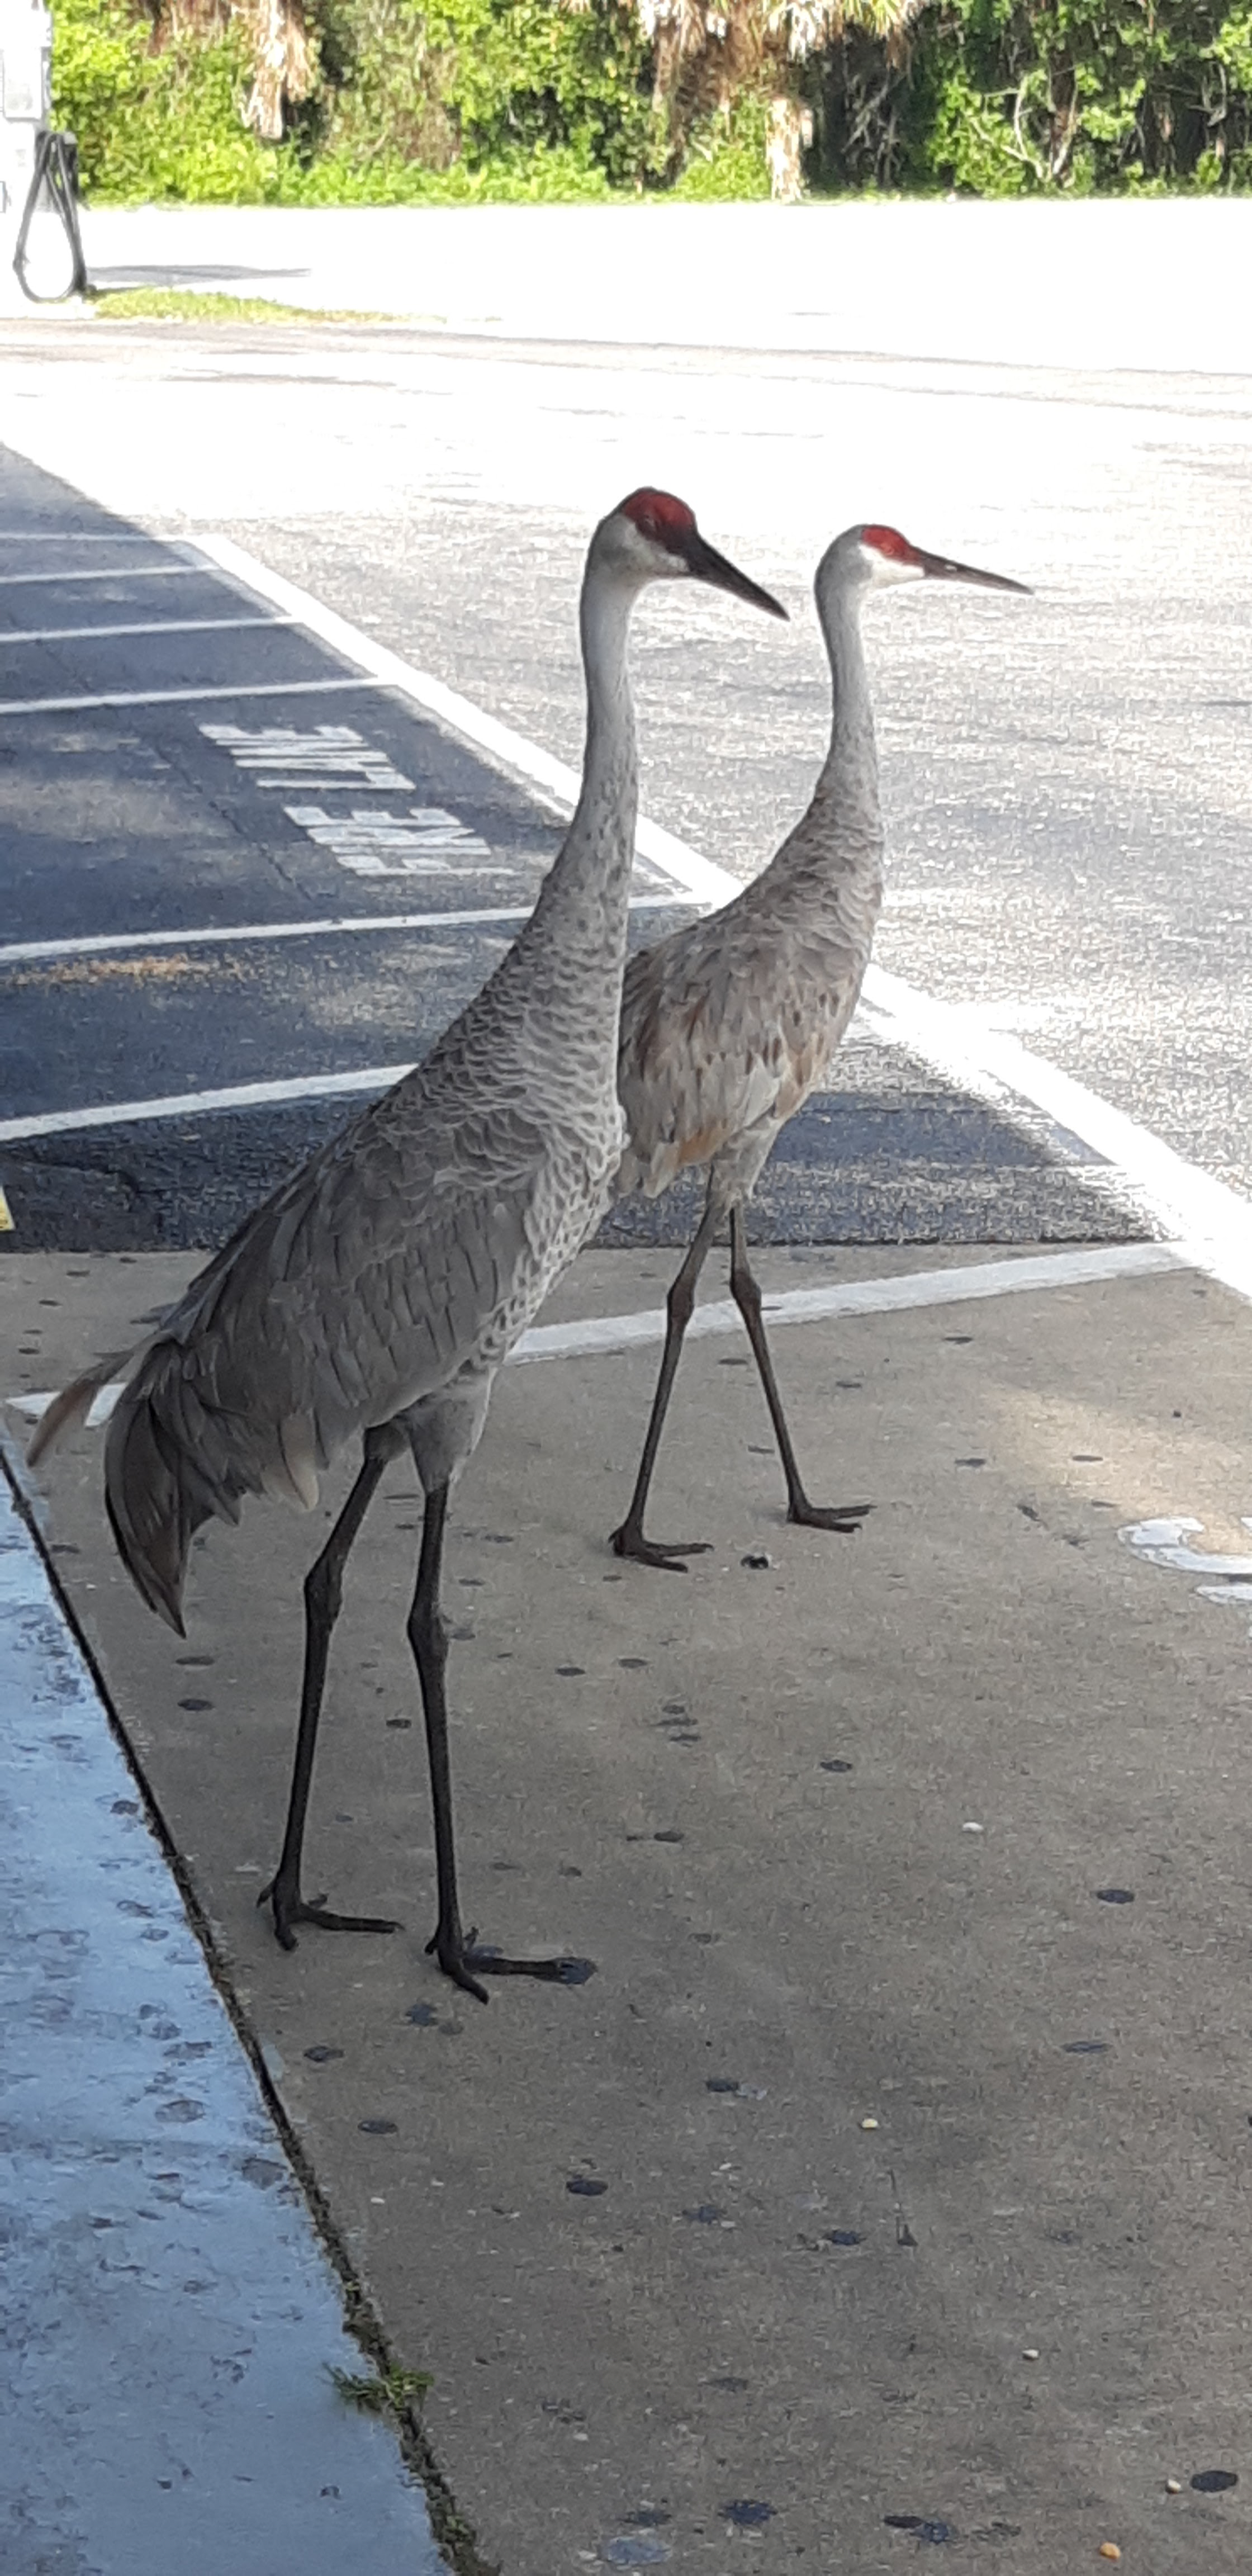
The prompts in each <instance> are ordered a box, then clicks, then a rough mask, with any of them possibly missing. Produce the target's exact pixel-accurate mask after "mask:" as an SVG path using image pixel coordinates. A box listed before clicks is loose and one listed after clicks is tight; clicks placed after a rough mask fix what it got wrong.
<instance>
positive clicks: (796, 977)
mask: <svg viewBox="0 0 1252 2576" xmlns="http://www.w3.org/2000/svg"><path fill="white" fill-rule="evenodd" d="M924 577H929V578H930V579H931V580H933V581H967V582H975V583H977V584H978V586H979V587H980V588H981V589H986V590H1016V591H1020V590H1023V589H1024V588H1025V585H1024V583H1022V582H1019V581H1007V580H1005V579H1004V578H1003V577H1002V576H1001V575H1000V574H998V573H991V572H975V571H973V570H971V568H970V567H969V566H968V565H967V564H958V563H950V562H949V561H948V560H947V558H946V557H945V556H943V555H932V554H926V553H925V552H924V551H923V549H922V548H921V547H920V546H914V545H910V543H909V541H908V539H907V537H902V536H901V535H900V533H899V531H898V530H897V529H895V528H883V527H855V528H846V529H845V530H844V533H843V535H842V536H841V537H836V538H835V541H834V543H833V545H831V546H829V547H828V548H827V550H826V553H825V554H824V555H823V557H822V560H821V562H820V564H819V565H818V567H817V575H816V579H815V582H814V591H815V596H816V600H817V614H818V618H819V621H820V624H821V629H822V635H823V637H824V640H825V644H826V650H827V652H828V654H829V656H830V672H831V686H832V694H833V702H834V703H833V715H832V721H831V735H830V749H829V751H828V753H827V755H826V761H825V766H824V767H823V769H822V772H821V776H820V777H819V779H818V782H817V785H816V787H815V789H814V791H813V800H812V803H811V804H810V806H809V809H808V812H807V813H806V814H805V815H804V817H803V819H802V820H801V821H800V822H799V823H797V825H796V827H795V830H794V831H793V832H791V833H789V834H788V837H787V839H786V840H785V841H784V842H783V844H782V847H781V849H780V850H779V851H778V853H777V855H776V857H775V858H774V859H773V860H771V862H770V865H769V866H768V867H767V868H766V869H764V870H763V872H762V874H761V875H760V876H759V877H756V878H755V879H754V880H753V882H752V884H751V885H749V886H747V887H746V888H745V890H744V892H743V893H742V894H741V895H738V896H736V898H735V900H734V902H733V903H730V904H727V905H726V907H725V908H724V910H722V911H720V912H715V913H713V914H711V915H710V916H709V917H708V918H707V919H706V920H703V921H697V922H695V923H694V924H693V925H692V926H691V928H690V929H687V930H678V931H675V932H674V933H673V935H672V937H671V938H669V939H663V940H661V941H659V942H658V944H657V946H656V947H655V948H648V949H644V950H643V951H642V952H641V953H640V954H639V955H638V956H636V957H633V958H632V959H631V961H630V964H629V965H628V967H627V969H626V980H625V986H624V990H623V995H622V1024H621V1040H620V1051H619V1059H618V1089H619V1093H620V1096H621V1102H622V1107H623V1108H624V1110H625V1112H626V1123H627V1127H628V1130H629V1136H630V1142H629V1144H628V1146H627V1149H626V1154H625V1157H624V1159H623V1162H622V1165H621V1168H620V1170H619V1172H618V1176H617V1181H616V1185H615V1187H616V1193H617V1195H619V1196H620V1195H622V1194H624V1193H625V1192H626V1191H628V1190H632V1189H637V1188H640V1187H642V1188H643V1189H644V1190H645V1191H646V1192H647V1194H648V1195H649V1197H656V1196H657V1195H658V1194H659V1193H660V1191H662V1190H665V1189H668V1188H669V1186H670V1183H671V1182H672V1181H674V1180H676V1179H677V1177H678V1174H679V1173H680V1172H682V1171H685V1170H686V1169H688V1167H689V1166H691V1165H699V1164H707V1165H708V1174H709V1177H708V1188H707V1192H706V1195H705V1204H704V1214H703V1216H702V1217H701V1220H700V1224H699V1227H698V1229H697V1232H696V1234H695V1236H694V1238H693V1240H692V1244H691V1249H690V1251H689V1252H688V1254H687V1257H686V1260H685V1261H684V1262H683V1265H682V1268H681V1270H680V1271H679V1272H678V1274H677V1277H676V1278H675V1280H674V1282H673V1285H672V1287H671V1289H670V1292H669V1299H668V1317H667V1330H666V1335H665V1350H664V1354H663V1356H662V1360H661V1369H660V1375H659V1377H658V1379H657V1384H656V1393H655V1395H654V1397H653V1402H652V1413H651V1417H650V1420H649V1423H648V1430H647V1437H646V1439H645V1441H644V1446H643V1455H642V1457H641V1459H640V1462H639V1473H638V1476H637V1478H636V1481H635V1490H634V1493H633V1494H632V1496H631V1501H630V1509H629V1511H628V1512H627V1514H626V1518H625V1520H624V1521H623V1522H622V1524H621V1527H620V1529H616V1530H615V1531H614V1532H613V1539H612V1544H613V1546H614V1547H615V1549H616V1550H617V1553H618V1555H619V1556H631V1557H637V1558H638V1559H639V1560H640V1561H641V1563H643V1564H645V1565H656V1566H663V1567H665V1568H666V1569H667V1570H669V1571H671V1572H675V1573H684V1572H685V1571H686V1568H685V1566H684V1565H683V1558H684V1557H685V1556H696V1555H702V1554H704V1553H706V1545H705V1542H703V1541H700V1540H694V1539H692V1540H683V1541H675V1542H672V1543H670V1544H668V1545H658V1544H657V1543H656V1542H654V1541H653V1540H651V1539H648V1538H645V1536H644V1529H643V1516H644V1511H645V1509H646V1506H647V1499H648V1488H649V1485H650V1484H651V1481H652V1471H653V1468H654V1465H655V1463H656V1454H657V1449H658V1447H659V1445H660V1438H661V1429H662V1425H663V1424H664V1421H665V1414H666V1409H667V1407H668V1404H669V1399H670V1393H671V1390H672V1387H673V1383H674V1377H675V1373H676V1371H677V1368H678V1361H679V1356H680V1353H681V1350H682V1342H683V1335H684V1333H685V1331H686V1329H687V1325H688V1323H689V1321H690V1318H691V1312H692V1308H693V1306H694V1304H695V1291H696V1282H697V1280H698V1278H699V1276H700V1272H701V1269H702V1268H703V1265H704V1261H705V1257H706V1255H707V1253H708V1250H709V1247H710V1245H711V1243H712V1241H713V1238H714V1236H715V1234H716V1233H717V1230H718V1228H719V1227H720V1226H721V1225H722V1224H724V1223H725V1221H726V1219H727V1218H729V1221H730V1289H731V1295H732V1296H733V1297H734V1299H735V1303H736V1304H737V1306H738V1308H739V1311H740V1313H741V1315H742V1316H743V1320H744V1323H745V1325H746V1326H747V1331H748V1338H749V1340H750V1342H751V1344H752V1350H753V1354H754V1356H755V1359H756V1364H757V1368H758V1370H759V1371H760V1377H761V1384H762V1386H763V1388H764V1390H765V1400H766V1403H767V1405H768V1406H769V1411H770V1418H771V1420H772V1422H773V1426H774V1436H775V1438H776V1440H777V1442H778V1448H779V1453H780V1456H781V1458H782V1465H783V1473H784V1475H785V1477H786V1482H787V1517H788V1519H789V1520H792V1521H801V1522H803V1523H805V1524H806V1526H808V1527H809V1528H813V1529H829V1530H839V1531H841V1532H843V1534H844V1535H845V1536H850V1535H852V1534H853V1533H855V1531H856V1530H857V1528H858V1527H859V1525H860V1523H861V1521H862V1520H863V1518H864V1516H865V1514H866V1512H867V1511H868V1510H869V1509H870V1506H869V1504H868V1503H848V1504H845V1505H843V1506H823V1505H820V1504H816V1503H811V1502H810V1501H809V1499H808V1496H807V1494H806V1493H805V1490H804V1486H803V1484H802V1482H801V1479H800V1471H799V1468H798V1467H797V1465H796V1458H795V1451H794V1449H793V1447H792V1443H791V1435H790V1432H789V1431H788V1428H787V1421H786V1416H785V1414H784V1412H783V1407H782V1400H781V1397H780V1396H779V1392H778V1386H777V1381H776V1379H775V1376H774V1370H773V1363H772V1361H771V1359H770V1353H769V1345H768V1343H767V1341H766V1338H765V1327H764V1323H763V1321H762V1316H761V1292H760V1289H759V1287H758V1285H757V1282H756V1279H755V1278H754V1276H753V1273H752V1271H751V1269H750V1267H749V1263H748V1255H747V1241H746V1235H745V1230H744V1218H743V1211H744V1207H745V1204H746V1202H747V1201H748V1199H750V1198H751V1195H752V1192H753V1190H754V1189H755V1187H756V1183H757V1181H758V1179H759V1177H760V1173H761V1170H762V1167H763V1165H764V1163H765V1160H766V1157H767V1156H768V1154H769V1151H770V1147H771V1146H772V1144H773V1142H774V1139H775V1137H776V1136H777V1134H778V1132H779V1129H780V1128H781V1127H784V1126H785V1125H786V1122H787V1120H788V1119H789V1118H790V1117H792V1116H793V1115H794V1113H795V1111H796V1110H797V1109H799V1108H800V1106H801V1104H802V1103H803V1102H804V1101H805V1100H807V1098H808V1096H809V1093H810V1092H811V1091H813V1090H814V1089H816V1088H817V1086H818V1085H819V1084H820V1083H822V1082H823V1081H824V1079H825V1076H826V1072H827V1068H828V1066H829V1064H830V1060H831V1057H832V1056H833V1055H834V1053H835V1050H836V1048H837V1047H838V1045H839V1043H840V1041H841V1039H842V1037H843V1035H844V1032H845V1030H846V1028H847V1026H848V1022H849V1021H850V1019H851V1017H852V1014H853V1011H854V1010H855V1008H856V1002H857V996H858V994H859V992H860V989H861V983H862V979H863V977H864V974H865V969H866V966H867V965H868V963H869V953H870V947H871V944H872V941H873V937H874V927H875V924H876V922H877V919H878V912H879V907H880V905H881V902H882V849H883V830H882V813H881V808H880V805H879V800H878V764H877V758H876V754H875V749H874V720H873V711H872V707H871V703H870V693H869V682H868V679H867V677H866V671H865V657H864V653H863V650H862V645H861V626H860V617H861V606H862V602H863V600H864V599H865V597H866V595H867V593H869V592H870V591H873V590H878V589H882V588H884V587H885V586H886V585H887V584H889V583H895V582H904V581H915V580H921V579H922V578H924Z"/></svg>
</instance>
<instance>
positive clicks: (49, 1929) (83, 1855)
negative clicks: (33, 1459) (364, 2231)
mask: <svg viewBox="0 0 1252 2576" xmlns="http://www.w3.org/2000/svg"><path fill="white" fill-rule="evenodd" d="M0 1669H2V1671H3V1689H2V1690H0V1738H2V1739H3V1768H4V1778H5V1792H4V1798H3V1801H2V1802H0V1838H2V1840H3V1867H2V1868H0V1912H2V1913H3V1930H2V1934H0V1946H2V1949H3V1960H4V1965H3V1968H2V1969H0V1991H2V1993H3V2019H4V2108H3V2141H2V2148H0V2238H2V2239H3V2242H4V2247H5V2259H4V2274H5V2302H4V2307H5V2322H4V2329H3V2334H2V2335H0V2412H2V2413H3V2418H4V2444H3V2457H2V2460H0V2528H2V2529H3V2533H4V2538H3V2542H2V2544H0V2558H2V2559H3V2564H4V2568H5V2571H6V2576H71V2571H72V2576H80V2571H81V2576H87V2571H89V2570H90V2571H91V2576H169V2571H170V2569H171V2568H172V2567H175V2566H177V2567H179V2568H182V2569H184V2570H186V2572H187V2576H222V2570H223V2569H224V2568H231V2569H233V2570H236V2571H238V2576H287V2570H288V2569H289V2568H291V2567H292V2566H293V2565H294V2564H298V2565H299V2566H300V2567H301V2568H302V2569H304V2570H306V2571H307V2576H437V2571H438V2570H439V2569H440V2568H441V2567H442V2566H443V2565H444V2564H445V2562H444V2561H443V2560H442V2559H441V2558H440V2557H439V2555H438V2553H437V2551H436V2549H435V2547H434V2543H433V2541H432V2539H431V2536H430V2526H429V2522H428V2519H427V2514H426V2508H425V2503H424V2500H423V2497H422V2493H421V2489H420V2487H419V2486H418V2485H417V2484H416V2483H415V2482H414V2480H413V2479H412V2478H410V2477H409V2476H408V2475H407V2474H406V2472H405V2469H404V2467H403V2465H402V2462H401V2459H400V2456H399V2453H398V2450H397V2446H396V2442H395V2439H394V2436H393V2434H392V2432H391V2431H390V2430H389V2429H387V2428H386V2427H385V2426H383V2425H382V2424H380V2423H377V2422H375V2421H373V2420H372V2419H371V2418H369V2417H368V2416H365V2415H363V2414H361V2413H359V2412H355V2411H353V2409H352V2408H351V2407H349V2406H348V2405H346V2404H345V2403H344V2401H343V2399H342V2398H341V2397H340V2396H339V2395H338V2394H337V2393H336V2389H335V2386H334V2382H333V2379H332V2376H331V2374H332V2372H334V2371H336V2370H338V2371H340V2372H341V2373H343V2374H345V2375H347V2376H348V2377H357V2378H360V2377H362V2376H365V2377H372V2376H373V2375H374V2374H373V2373H372V2372H371V2370H370V2367H369V2364H368V2362H367V2361H366V2359H365V2356H364V2355H363V2353H362V2350H361V2347H360V2345H359V2343H357V2342H356V2341H354V2340H353V2339H352V2337H351V2336H350V2335H349V2334H348V2333H347V2332H346V2330H345V2326H344V2321H343V2285H342V2282H341V2281H340V2280H339V2279H337V2278H336V2277H335V2274H334V2272H333V2271H332V2268H331V2264H330V2262H329V2260H328V2257H327V2254H326V2252H325V2250H324V2248H323V2246H322V2245H321V2244H320V2243H319V2242H318V2239H317V2236H316V2235H315V2233H314V2230H313V2226H312V2224H311V2221H310V2215H309V2211H308V2209H307V2207H306V2205H305V2201H304V2197H303V2194H302V2192H301V2190H300V2187H299V2184H298V2183H297V2181H296V2179H295V2177H294V2175H293V2173H292V2169H291V2165H290V2162H289V2160H288V2157H287V2153H286V2150H285V2148H284V2145H283V2142H282V2139H281V2137H280V2135H279V2133H278V2131H277V2129H276V2127H275V2124H274V2120H273V2118H272V2117H271V2115H270V2112H269V2110H268V2109H267V2106H266V2103H265V2102H264V2100H263V2099H262V2096H261V2093H260V2091H259V2089H258V2086H257V2083H256V2080H255V2077H254V2075H253V2073H252V2070H251V2068H250V2067H249V2065H248V2063H247V2060H246V2058H245V2057H244V2054H243V2052H242V2050H241V2048H240V2045H239V2040H238V2037H237V2035H236V2033H235V2031H234V2029H233V2028H232V2026H231V2023H230V2020H229V2018H228V2015H227V2013H226V2011H225V2009H224V2006H223V2004H222V2001H221V1998H220V1996H219V1995H218V1993H217V1991H216V1989H215V1987H214V1985H213V1982H212V1980H211V1977H210V1975H209V1971H208V1967H207V1964H206V1961H205V1957H204V1953H203V1951H202V1950H201V1948H200V1944H199V1942H198V1941H197V1939H196V1937H195V1934H194V1932H193V1931H192V1929H191V1927H190V1926H189V1924H188V1921H187V1916H186V1914H185V1912H184V1909H183V1905H182V1902H181V1899H180V1897H179V1894H178V1890H177V1888H176V1886H175V1884H174V1881H173V1879H172V1878H171V1875H170V1871H169V1868H168V1866H167V1863H166V1860H165V1858H164V1855H163V1853H162V1852H161V1849H160V1847H159V1845H158V1843H157V1842H156V1840H155V1838H154V1835H153V1833H152V1831H151V1829H150V1827H149V1825H148V1823H147V1821H146V1818H145V1815H144V1809H143V1802H142V1799H141V1797H140V1795H139V1792H138V1789H137V1786H136V1782H135V1780H134V1778H133V1776H132V1774H131V1772H130V1770H129V1769H128V1767H127V1764H126V1762H125V1760H124V1759H123V1756H122V1753H121V1751H120V1749H119V1747H118V1745H117V1744H116V1743H115V1741H114V1739H113V1736H112V1734H111V1732H110V1727H109V1720H108V1716H107V1713H106V1710H105V1707H104V1705H103V1703H102V1701H101V1698H100V1695H99V1692H98V1691H97V1689H96V1686H95V1683H94V1681H93V1679H92V1676H91V1673H90V1671H89V1669H88V1667H87V1665H86V1663H85V1661H84V1659H83V1656H82V1653H81V1650H80V1648H79V1646H78V1644H77V1641H76V1640H75V1638H74V1636H73V1633H72V1631H71V1630H70V1628H69V1627H68V1625H67V1622H66V1619H65V1615H64V1612H63V1610H62V1608H61V1606H60V1604H59V1602H58V1600H57V1597H56V1595H55V1593H54V1591H53V1588H52V1585H51V1583H50V1581H49V1577H48V1573H47V1570H46V1567H45V1564H44V1561H43V1558H42V1556H41V1554H40V1551H39V1549H38V1547H37V1545H36V1543H35V1540H34V1537H33V1535H32V1532H31V1531H30V1529H29V1528H28V1526H27V1525H26V1522H25V1520H24V1519H23V1517H22V1514H21V1512H20V1510H19V1509H18V1507H17V1504H16V1501H15V1497H14V1493H13V1490H12V1488H11V1486H10V1484H9V1483H8V1481H7V1480H6V1479H5V1476H4V1473H3V1469H2V1467H0Z"/></svg>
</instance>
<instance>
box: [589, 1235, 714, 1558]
mask: <svg viewBox="0 0 1252 2576" xmlns="http://www.w3.org/2000/svg"><path fill="white" fill-rule="evenodd" d="M718 1214H719V1211H718V1209H717V1208H716V1207H715V1206H714V1203H713V1196H712V1192H711V1191H710V1193H709V1196H708V1197H707V1199H706V1200H705V1203H704V1214H703V1216H702V1217H701V1219H700V1223H699V1226H698V1227H697V1229H696V1232H695V1234H694V1236H693V1237H692V1242H691V1249H690V1251H689V1252H688V1254H687V1258H686V1260H685V1261H684V1263H683V1266H682V1268H681V1270H680V1271H679V1273H678V1275H677V1277H676V1279H675V1280H674V1283H673V1285H672V1287H671V1289H670V1292H669V1295H668V1297H667V1298H666V1301H665V1306H666V1325H665V1349H664V1351H663V1353H662V1355H661V1373H660V1376H659V1377H658V1379H657V1382H656V1393H655V1395H654V1396H653V1398H652V1412H651V1415H650V1417H649V1420H648V1433H647V1438H646V1439H645V1441H644V1444H643V1456H642V1458H641V1459H640V1461H639V1473H638V1475H637V1476H636V1478H635V1490H634V1492H633V1494H632V1495H631V1498H630V1509H629V1511H628V1512H627V1514H626V1518H625V1520H624V1521H623V1522H622V1525H621V1528H620V1529H615V1530H614V1531H613V1532H612V1535H611V1537H610V1540H609V1545H610V1546H611V1547H612V1548H613V1549H614V1550H615V1552H616V1554H617V1555H618V1556H633V1557H634V1558H635V1559H636V1560H637V1562H638V1563H639V1564H640V1565H658V1566H661V1567H662V1568H663V1569H664V1571H665V1572H666V1573H667V1574H685V1573H686V1571H687V1568H686V1566H685V1565H684V1564H683V1558H684V1557H685V1556H707V1555H708V1552H709V1541H708V1540H707V1539H695V1538H688V1539H675V1540H674V1541H672V1543H670V1544H669V1545H666V1546H662V1545H661V1544H660V1542H659V1541H657V1540H654V1539H648V1538H645V1537H644V1534H643V1516H644V1512H645V1511H646V1509H647V1503H648V1488H649V1486H650V1484H651V1482H652V1471H653V1469H654V1467H655V1465H656V1453H657V1451H658V1449H659V1448H660V1445H661V1433H662V1430H663V1429H664V1426H665V1416H666V1413H667V1412H668V1410H669V1400H670V1396H671V1394H672V1392H673V1386H674V1379H675V1377H676V1376H677V1374H678V1362H679V1360H680V1358H681V1356H682V1346H683V1335H684V1333H685V1332H686V1330H687V1326H688V1324H689V1323H690V1321H691V1315H692V1309H693V1307H694V1305H695V1302H696V1282H697V1280H698V1279H699V1276H700V1273H701V1271H702V1270H703V1268H704V1264H705V1261H706V1259H707V1257H708V1251H709V1246H710V1244H711V1243H712V1240H713V1237H714V1235H715V1233H716V1232H717V1220H718Z"/></svg>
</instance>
